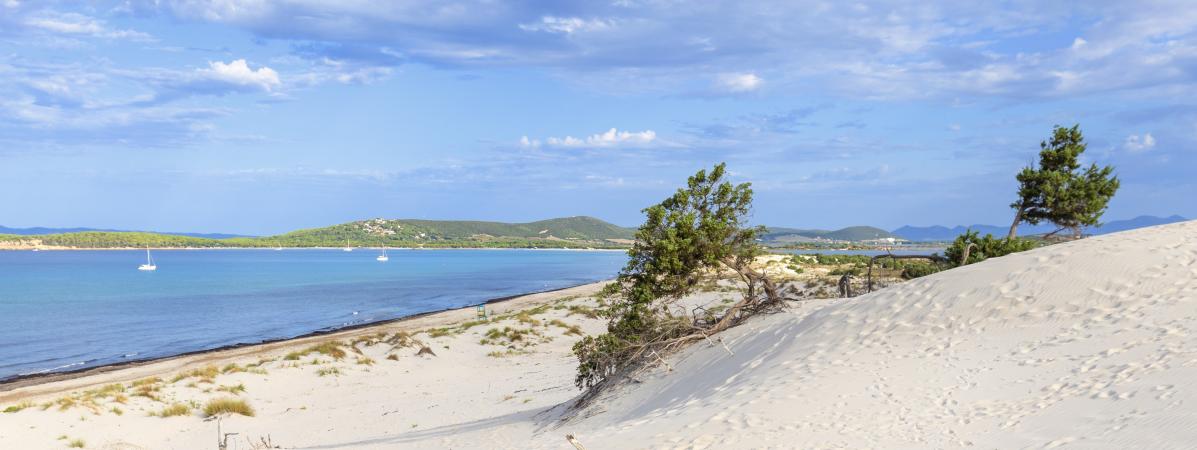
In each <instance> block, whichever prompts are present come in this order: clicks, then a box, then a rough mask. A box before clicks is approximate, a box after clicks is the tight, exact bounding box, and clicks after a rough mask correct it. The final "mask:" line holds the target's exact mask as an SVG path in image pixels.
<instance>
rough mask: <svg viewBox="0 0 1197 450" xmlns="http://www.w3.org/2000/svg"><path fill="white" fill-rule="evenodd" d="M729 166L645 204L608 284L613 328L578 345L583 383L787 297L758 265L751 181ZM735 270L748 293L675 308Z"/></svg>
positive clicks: (587, 385)
mask: <svg viewBox="0 0 1197 450" xmlns="http://www.w3.org/2000/svg"><path fill="white" fill-rule="evenodd" d="M724 174H725V165H724V164H719V165H717V166H715V168H714V169H713V170H711V171H710V172H709V173H708V172H707V171H705V170H700V171H698V173H696V174H694V176H692V177H690V178H689V181H688V182H687V184H686V187H684V188H681V189H678V190H677V192H676V193H674V194H673V195H672V196H670V197H669V198H667V199H665V201H663V202H661V203H660V204H658V205H653V206H651V207H649V208H647V209H645V210H644V213H645V217H646V218H645V222H644V224H643V225H641V226H640V228H639V229H638V230H637V231H636V243H635V244H634V245H633V246H632V249H631V250H629V251H628V255H629V257H630V258H629V260H628V263H627V265H626V266H625V267H624V268H623V270H621V271H620V273H619V276H618V277H617V279H616V281H615V282H613V283H611V284H610V285H608V286H607V288H606V289H605V293H606V294H608V298H609V299H610V303H609V304H608V306H607V307H606V308H605V310H604V311H603V315H604V317H606V318H607V319H608V323H607V332H606V333H604V334H601V335H598V336H593V337H592V336H588V337H586V338H584V339H582V340H581V341H579V342H578V343H577V344H576V345H574V354H575V355H576V356H577V357H578V374H577V377H576V379H575V383H576V384H577V385H578V387H579V388H592V387H594V386H596V385H600V384H602V383H603V382H604V381H606V380H608V379H610V378H611V377H612V376H613V375H615V374H617V373H620V371H622V370H624V369H626V368H629V367H633V366H636V365H638V364H641V363H643V362H644V361H645V360H646V359H648V358H658V357H659V356H660V355H661V354H664V353H666V352H668V351H670V350H673V349H676V348H679V347H680V346H682V345H685V344H687V343H689V342H693V341H697V340H703V339H709V337H710V336H711V335H712V334H714V333H717V332H719V331H722V330H724V329H726V328H728V327H730V326H732V325H734V324H736V323H738V322H739V321H740V320H743V319H744V318H745V317H747V316H749V315H751V314H753V313H755V312H758V311H761V310H763V309H765V308H769V307H772V306H776V305H778V304H780V303H781V301H782V299H783V297H782V295H783V294H782V293H781V292H779V290H778V289H777V287H776V286H775V285H774V284H773V283H772V282H771V281H770V280H769V279H768V278H766V277H765V276H764V274H762V273H760V272H758V271H757V270H756V269H755V268H753V266H752V262H753V260H754V258H755V257H756V256H757V255H759V254H761V252H762V250H761V248H760V245H759V244H758V243H757V241H756V238H757V236H758V234H760V233H761V232H762V231H763V228H762V227H751V226H748V224H747V219H748V215H749V213H750V211H751V208H752V188H751V185H750V184H748V183H742V184H739V185H732V183H730V182H728V181H725V180H724ZM727 271H730V272H732V273H735V275H736V276H737V277H738V278H739V281H740V282H741V284H742V285H743V287H744V290H743V293H744V295H743V297H742V298H741V299H740V300H739V301H737V302H736V303H735V304H733V305H731V307H729V308H727V309H726V310H723V311H721V312H719V313H718V314H710V313H693V312H691V311H685V310H683V309H681V308H676V307H674V306H675V305H674V304H675V302H676V300H678V299H680V298H682V297H683V296H685V295H687V294H689V293H691V292H693V291H694V289H696V287H697V286H698V284H699V282H700V281H701V280H702V279H703V278H704V277H708V276H711V275H712V274H715V273H719V272H727Z"/></svg>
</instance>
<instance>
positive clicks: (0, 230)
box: [0, 226, 252, 239]
mask: <svg viewBox="0 0 1197 450" xmlns="http://www.w3.org/2000/svg"><path fill="white" fill-rule="evenodd" d="M89 231H100V232H106V233H155V234H169V235H173V236H188V237H198V238H208V239H228V238H234V237H252V236H247V235H243V234H227V233H177V232H169V231H129V230H109V229H102V228H46V227H32V228H9V227H5V226H0V234H11V235H19V236H32V235H40V234H63V233H84V232H89Z"/></svg>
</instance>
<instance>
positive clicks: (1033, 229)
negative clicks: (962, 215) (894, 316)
mask: <svg viewBox="0 0 1197 450" xmlns="http://www.w3.org/2000/svg"><path fill="white" fill-rule="evenodd" d="M1185 220H1188V219H1185V218H1184V217H1181V216H1176V215H1173V216H1169V217H1156V216H1139V217H1135V218H1133V219H1128V220H1114V221H1110V222H1107V223H1106V224H1104V225H1102V226H1100V227H1097V228H1089V229H1086V230H1085V233H1088V234H1106V233H1114V232H1118V231H1126V230H1133V229H1135V228H1143V227H1150V226H1155V225H1163V224H1168V223H1174V222H1183V221H1185ZM966 230H972V231H976V232H979V233H980V234H981V235H986V234H992V235H994V236H1005V235H1006V233H1007V232H1009V231H1010V227H1009V226H998V225H969V226H963V225H957V226H955V227H952V228H948V227H945V226H940V225H933V226H928V227H915V226H910V225H907V226H904V227H901V228H898V229H896V230H894V231H893V232H892V233H893V234H895V235H897V236H900V237H902V238H903V239H908V240H911V241H950V240H953V239H956V236H959V235H961V234H963V233H964V232H965V231H966ZM1055 230H1056V227H1055V226H1053V225H1051V224H1039V225H1027V224H1022V225H1019V227H1018V235H1019V236H1031V235H1036V234H1044V233H1050V232H1052V231H1055Z"/></svg>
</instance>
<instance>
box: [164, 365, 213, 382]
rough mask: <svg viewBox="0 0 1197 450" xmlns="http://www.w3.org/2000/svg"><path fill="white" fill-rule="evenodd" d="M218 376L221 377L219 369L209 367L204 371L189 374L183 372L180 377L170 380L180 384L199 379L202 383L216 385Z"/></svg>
mask: <svg viewBox="0 0 1197 450" xmlns="http://www.w3.org/2000/svg"><path fill="white" fill-rule="evenodd" d="M217 375H220V369H219V368H217V367H216V366H207V367H204V368H202V369H194V370H189V371H187V372H183V373H180V374H178V375H175V377H174V378H172V379H171V380H170V382H171V383H178V382H180V381H183V380H186V379H188V378H198V379H199V382H200V383H214V382H216V376H217Z"/></svg>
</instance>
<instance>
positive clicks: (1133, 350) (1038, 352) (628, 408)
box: [537, 222, 1197, 449]
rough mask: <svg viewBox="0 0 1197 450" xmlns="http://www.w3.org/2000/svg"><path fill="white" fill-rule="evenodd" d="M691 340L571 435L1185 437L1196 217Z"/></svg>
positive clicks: (1072, 442)
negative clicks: (723, 342) (714, 343)
mask: <svg viewBox="0 0 1197 450" xmlns="http://www.w3.org/2000/svg"><path fill="white" fill-rule="evenodd" d="M810 309H817V311H813V312H811V313H810V314H806V313H805V312H793V313H789V314H781V315H776V316H773V317H768V318H765V319H763V320H759V321H755V322H754V323H750V324H747V325H746V326H744V327H741V328H739V329H736V330H732V331H730V332H729V333H728V334H727V335H726V339H727V340H728V341H729V343H730V345H731V348H732V349H733V350H734V351H735V352H736V354H735V356H729V355H728V354H727V353H726V352H725V351H724V350H723V349H722V348H710V347H708V346H705V345H704V346H699V347H698V348H694V349H692V351H690V352H687V353H686V354H685V355H682V357H681V358H679V359H680V361H677V362H674V363H673V366H674V371H673V373H670V374H667V375H661V374H657V375H656V376H652V377H649V379H646V380H645V382H644V383H643V384H639V385H634V386H630V387H627V388H625V389H623V390H622V391H621V392H619V393H618V394H619V395H617V396H612V397H610V398H607V399H605V400H604V402H603V403H602V404H601V409H603V410H605V412H603V413H600V414H596V415H593V416H591V417H589V418H586V419H583V420H578V421H576V422H574V423H570V424H567V425H564V426H562V427H560V428H559V429H557V430H553V432H551V433H545V434H546V435H542V436H538V441H537V443H538V444H540V445H541V447H543V448H562V446H561V445H559V444H558V442H559V441H560V439H561V437H560V436H561V435H562V434H564V433H565V432H571V433H574V434H576V435H577V438H578V439H579V440H580V441H581V442H582V443H584V444H585V445H586V446H587V447H588V448H591V449H608V448H621V449H627V448H718V449H725V448H853V449H864V448H878V449H901V448H906V449H927V448H985V449H989V448H1001V449H1015V448H1034V449H1038V448H1152V449H1169V448H1175V449H1181V448H1194V447H1197V408H1194V406H1195V405H1197V381H1195V380H1197V334H1195V333H1194V327H1197V222H1186V223H1181V224H1174V225H1165V226H1160V227H1153V228H1149V229H1141V230H1136V231H1130V232H1125V233H1118V234H1113V235H1106V236H1100V237H1094V238H1089V239H1084V240H1082V241H1079V242H1073V243H1068V244H1061V245H1056V246H1051V247H1047V248H1042V249H1038V250H1034V251H1030V252H1026V253H1022V254H1017V255H1011V256H1007V257H1003V258H995V259H991V260H989V261H986V262H984V263H981V264H976V265H972V266H968V267H964V268H961V269H957V270H952V271H949V272H945V273H940V274H936V275H934V276H930V277H926V278H923V279H919V280H915V281H912V282H910V283H906V284H903V285H899V286H895V287H893V288H890V289H887V290H884V291H880V292H876V293H874V294H871V295H866V296H862V297H858V298H855V299H852V300H850V301H837V302H835V303H834V304H825V306H822V307H815V308H810Z"/></svg>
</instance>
